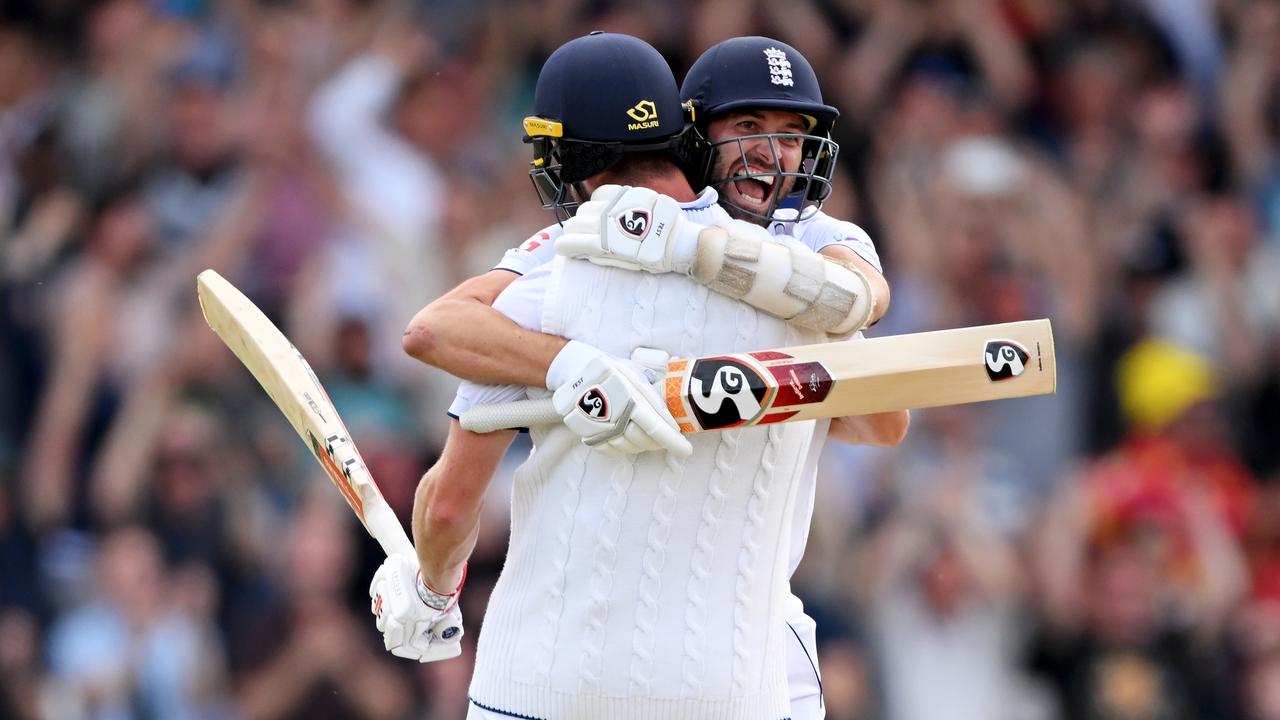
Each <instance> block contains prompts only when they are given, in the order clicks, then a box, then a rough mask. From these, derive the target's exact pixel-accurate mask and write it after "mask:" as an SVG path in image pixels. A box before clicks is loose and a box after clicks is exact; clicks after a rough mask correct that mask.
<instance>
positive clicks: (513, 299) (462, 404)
mask: <svg viewBox="0 0 1280 720" xmlns="http://www.w3.org/2000/svg"><path fill="white" fill-rule="evenodd" d="M508 254H509V253H508ZM552 257H555V255H554V251H553V254H552ZM550 277H551V263H549V262H544V263H541V264H538V265H535V266H533V267H532V268H531V269H530V270H529V272H527V273H524V274H522V275H521V276H520V277H518V278H516V280H515V281H514V282H512V283H511V284H510V285H508V286H507V288H506V289H505V290H503V291H502V294H500V295H498V299H497V300H494V302H493V309H494V310H497V311H498V312H500V313H502V314H503V315H506V316H507V317H509V318H511V320H512V321H513V322H515V323H516V324H517V325H519V326H520V327H522V328H525V329H526V330H535V331H538V332H541V331H542V305H543V296H544V295H545V294H546V291H547V283H548V281H549V279H550ZM527 390H528V388H526V387H525V386H523V385H483V384H480V383H474V382H471V381H470V380H463V381H462V382H461V383H459V384H458V393H457V395H455V396H454V398H453V404H451V405H450V406H449V415H450V416H451V417H454V418H457V417H461V416H462V413H464V412H466V411H467V410H470V409H471V408H473V407H475V406H476V405H487V404H489V403H502V402H512V401H515V400H523V399H525V397H526V395H527Z"/></svg>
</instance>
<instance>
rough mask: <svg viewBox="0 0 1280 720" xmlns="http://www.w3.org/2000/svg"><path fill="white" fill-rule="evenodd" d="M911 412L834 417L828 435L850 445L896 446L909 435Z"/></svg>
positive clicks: (896, 411)
mask: <svg viewBox="0 0 1280 720" xmlns="http://www.w3.org/2000/svg"><path fill="white" fill-rule="evenodd" d="M910 424H911V414H910V413H909V412H907V411H906V410H895V411H892V412H883V413H873V414H871V415H850V416H848V417H839V418H834V419H833V420H832V421H831V429H830V430H829V431H828V432H827V436H828V437H830V438H831V439H832V440H835V441H836V442H842V443H845V444H848V445H874V446H876V447H894V446H896V445H898V444H899V443H901V442H902V441H903V439H904V438H906V436H907V428H908V427H909V426H910Z"/></svg>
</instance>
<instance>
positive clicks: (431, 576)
mask: <svg viewBox="0 0 1280 720" xmlns="http://www.w3.org/2000/svg"><path fill="white" fill-rule="evenodd" d="M514 437H515V433H514V432H510V431H507V432H495V433H488V434H485V435H477V434H476V433H472V432H467V431H466V430H463V429H462V428H461V427H459V426H458V423H457V422H456V421H455V422H453V423H450V426H449V437H448V439H447V440H446V441H445V447H444V452H443V453H442V454H441V455H440V459H439V460H438V461H437V462H436V464H435V465H433V466H431V469H430V470H428V471H427V472H426V474H425V475H423V476H422V479H421V481H420V482H419V483H418V489H417V492H416V493H415V494H414V499H413V523H412V524H413V545H414V547H415V548H416V549H417V551H418V562H419V564H420V565H421V567H422V580H423V582H424V583H426V585H427V586H428V587H430V588H434V589H438V590H441V592H442V593H443V592H451V591H452V590H453V589H455V588H457V587H459V585H461V583H462V579H463V566H464V565H465V564H466V561H467V558H468V557H469V556H470V555H471V551H472V549H474V548H475V543H476V535H477V532H478V530H479V521H480V511H481V510H482V509H483V507H484V495H485V491H486V490H487V489H488V487H489V481H490V479H491V478H492V477H493V472H494V470H496V469H497V467H498V463H499V462H501V461H502V456H503V455H504V454H505V453H506V451H507V447H508V446H509V445H510V444H511V441H512V439H513V438H514Z"/></svg>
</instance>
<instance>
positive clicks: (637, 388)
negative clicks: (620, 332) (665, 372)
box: [547, 340, 693, 457]
mask: <svg viewBox="0 0 1280 720" xmlns="http://www.w3.org/2000/svg"><path fill="white" fill-rule="evenodd" d="M654 379H657V376H655V377H654V378H653V379H650V378H649V377H646V371H645V369H644V368H643V367H641V366H639V365H638V364H636V363H633V362H629V361H626V360H620V359H618V358H614V357H611V356H609V355H606V354H605V353H604V352H602V351H600V350H599V349H597V348H594V347H592V346H590V345H587V344H586V343H582V342H578V341H577V340H573V341H570V342H569V344H568V345H566V346H565V347H564V349H562V350H561V351H560V353H559V354H558V355H556V358H555V360H553V361H552V363H551V367H550V369H548V371H547V387H548V388H550V389H551V390H554V391H555V394H554V395H552V398H551V399H552V402H553V403H554V404H555V407H556V411H557V412H559V413H560V416H561V417H563V418H564V424H565V426H566V427H568V428H569V429H570V430H572V431H573V432H574V433H576V434H578V435H580V436H581V437H582V442H583V443H584V444H586V445H587V446H588V447H591V448H594V449H596V450H600V451H602V452H605V453H608V454H610V455H634V454H636V453H642V452H648V451H650V450H665V451H667V452H669V453H673V454H674V455H676V456H677V457H688V456H689V455H690V454H691V453H692V452H693V446H692V445H690V444H689V441H688V440H686V439H685V438H684V436H683V435H681V434H680V428H679V427H678V426H677V425H676V421H675V418H673V417H671V412H670V411H668V410H667V405H666V403H664V402H663V401H662V398H661V397H659V395H658V393H657V391H656V390H654V388H653V381H654Z"/></svg>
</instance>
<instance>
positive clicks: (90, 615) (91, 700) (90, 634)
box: [47, 527, 228, 719]
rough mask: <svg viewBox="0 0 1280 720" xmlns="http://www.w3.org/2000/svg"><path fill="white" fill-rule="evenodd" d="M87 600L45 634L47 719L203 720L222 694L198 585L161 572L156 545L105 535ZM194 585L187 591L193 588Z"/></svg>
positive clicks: (127, 534) (143, 536) (139, 533)
mask: <svg viewBox="0 0 1280 720" xmlns="http://www.w3.org/2000/svg"><path fill="white" fill-rule="evenodd" d="M95 575H96V577H95V582H94V583H93V585H92V587H93V588H94V593H93V595H92V596H91V597H90V598H89V599H88V602H87V603H86V604H85V605H84V606H82V607H80V608H77V609H75V610H72V611H70V612H69V613H68V614H66V615H64V616H63V617H61V618H59V620H58V621H57V623H55V625H54V627H53V630H52V631H51V633H50V635H49V646H48V657H49V667H50V680H51V682H52V683H53V686H52V687H50V688H49V692H48V694H47V702H48V703H49V708H48V710H49V712H50V714H52V715H55V716H80V717H89V718H104V719H107V718H127V717H140V716H143V717H166V718H168V717H172V718H189V717H207V716H209V715H213V714H216V713H218V712H221V711H223V709H224V708H223V705H224V704H225V703H226V701H227V697H228V696H227V694H226V693H225V691H224V688H223V687H222V686H221V683H222V682H223V680H224V678H225V666H224V664H223V663H224V659H223V655H222V652H221V645H220V641H219V638H218V637H217V636H216V635H212V634H210V633H209V632H208V630H209V629H210V628H209V626H208V624H207V623H208V621H209V616H208V610H209V601H208V599H207V597H205V598H202V597H200V596H201V595H206V596H207V594H208V592H209V590H210V588H209V587H208V585H207V583H204V582H200V581H198V580H196V579H195V578H194V577H190V576H189V577H185V578H184V577H180V576H177V575H172V574H169V573H168V572H166V569H165V567H164V564H163V559H162V557H161V553H160V547H159V545H158V544H157V542H156V540H155V537H154V536H152V535H151V534H150V533H148V532H147V531H146V530H143V529H141V528H138V527H125V528H121V529H119V530H115V531H113V532H111V533H110V534H109V535H107V536H106V537H105V539H104V541H103V543H102V546H101V548H100V550H99V553H98V556H97V564H96V573H95ZM193 581H194V586H193V585H192V583H193Z"/></svg>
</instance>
